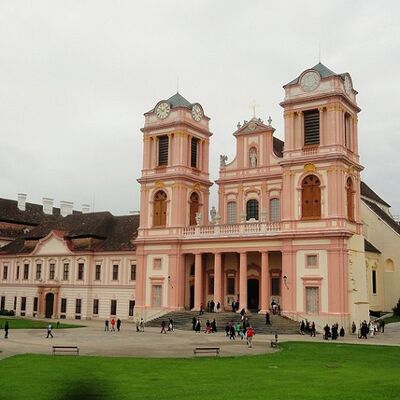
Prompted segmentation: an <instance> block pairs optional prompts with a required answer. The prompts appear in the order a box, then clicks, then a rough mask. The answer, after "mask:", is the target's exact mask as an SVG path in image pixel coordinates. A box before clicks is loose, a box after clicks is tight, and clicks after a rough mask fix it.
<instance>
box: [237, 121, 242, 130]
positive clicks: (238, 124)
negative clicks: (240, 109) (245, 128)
mask: <svg viewBox="0 0 400 400" xmlns="http://www.w3.org/2000/svg"><path fill="white" fill-rule="evenodd" d="M236 127H237V128H238V129H240V128H241V127H242V125H241V124H240V121H239V122H238V123H237V125H236Z"/></svg>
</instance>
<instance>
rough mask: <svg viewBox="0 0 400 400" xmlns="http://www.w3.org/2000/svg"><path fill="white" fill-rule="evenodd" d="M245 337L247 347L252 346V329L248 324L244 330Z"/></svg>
mask: <svg viewBox="0 0 400 400" xmlns="http://www.w3.org/2000/svg"><path fill="white" fill-rule="evenodd" d="M246 337H247V345H248V346H249V349H251V348H252V347H253V337H254V329H253V327H252V326H251V325H250V326H249V327H248V329H247V331H246Z"/></svg>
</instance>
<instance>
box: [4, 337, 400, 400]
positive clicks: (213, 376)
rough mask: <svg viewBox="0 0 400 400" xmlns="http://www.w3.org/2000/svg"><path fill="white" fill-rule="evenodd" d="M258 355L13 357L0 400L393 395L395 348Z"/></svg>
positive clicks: (300, 348) (288, 347)
mask: <svg viewBox="0 0 400 400" xmlns="http://www.w3.org/2000/svg"><path fill="white" fill-rule="evenodd" d="M281 349H282V351H280V352H277V353H274V354H270V355H263V356H253V357H251V356H250V357H249V356H245V357H232V358H216V357H213V358H211V357H210V358H209V357H207V358H196V359H139V358H106V357H82V356H41V355H24V356H14V357H11V358H7V359H4V360H2V361H1V362H0V379H1V390H0V399H7V400H14V399H30V400H36V399H46V400H47V399H57V400H58V399H65V400H75V399H76V400H77V399H97V400H102V399H108V400H110V399H118V400H123V399H141V400H142V399H212V400H214V399H216V400H218V399H224V400H225V399H235V400H237V399H267V400H274V399H279V400H286V399H296V400H298V399H307V400H310V399H318V400H327V399H328V400H330V399H332V400H338V399H343V400H344V399H362V400H367V399H377V398H378V399H380V400H382V399H398V398H399V397H400V391H399V383H398V382H399V381H398V377H399V373H400V366H399V365H400V363H399V360H400V348H399V347H387V346H370V345H345V344H334V343H284V344H282V345H281Z"/></svg>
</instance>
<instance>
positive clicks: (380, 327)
mask: <svg viewBox="0 0 400 400" xmlns="http://www.w3.org/2000/svg"><path fill="white" fill-rule="evenodd" d="M356 330H357V327H356V324H355V323H354V321H353V323H352V325H351V332H352V334H353V335H355V334H356ZM379 332H382V333H384V332H385V321H384V320H383V319H380V320H377V321H370V322H369V323H367V321H365V320H364V321H362V322H361V323H360V326H359V328H358V337H359V339H367V338H368V336H369V337H374V336H375V335H376V334H377V333H379Z"/></svg>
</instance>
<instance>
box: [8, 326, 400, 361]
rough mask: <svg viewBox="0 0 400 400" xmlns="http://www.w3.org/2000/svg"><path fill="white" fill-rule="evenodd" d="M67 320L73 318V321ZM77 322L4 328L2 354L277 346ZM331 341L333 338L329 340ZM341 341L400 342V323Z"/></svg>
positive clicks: (262, 338) (261, 350) (241, 350)
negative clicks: (65, 348) (49, 328)
mask: <svg viewBox="0 0 400 400" xmlns="http://www.w3.org/2000/svg"><path fill="white" fill-rule="evenodd" d="M67 322H68V323H73V321H67ZM77 323H79V324H84V325H87V326H86V327H84V328H74V329H53V335H54V338H53V339H51V338H49V339H46V335H47V332H46V330H42V329H15V330H13V329H10V330H9V338H8V339H4V338H3V332H0V334H1V338H0V351H1V353H0V359H2V358H6V357H10V356H12V355H16V354H25V353H31V354H32V353H34V354H52V346H53V345H76V346H78V347H79V349H80V354H81V355H90V356H109V357H111V356H126V357H193V349H194V348H195V347H220V348H221V354H220V355H221V356H240V355H252V354H253V355H254V354H265V353H270V352H272V351H276V350H275V349H271V346H270V342H271V340H272V339H273V335H261V334H259V335H255V337H254V340H253V347H252V348H251V349H249V348H248V347H247V345H246V341H245V340H243V341H241V340H240V339H236V340H229V339H228V338H227V337H226V336H225V332H217V333H214V334H205V333H203V332H201V333H197V334H196V333H194V332H192V331H178V330H176V331H175V332H167V334H160V329H158V328H145V332H143V333H138V332H136V328H135V326H134V324H133V323H132V322H123V323H122V327H121V331H120V332H105V331H104V323H103V322H102V321H78V322H77ZM11 326H12V325H11ZM53 326H55V324H54V325H53ZM278 340H279V342H286V341H306V342H324V340H323V339H322V335H317V337H315V338H311V337H309V336H301V335H279V339H278ZM329 343H332V342H331V341H329ZM335 343H358V344H371V345H372V344H374V345H390V346H400V323H394V324H389V325H387V326H386V327H385V333H380V334H378V335H376V336H374V337H373V338H368V339H367V340H365V339H363V340H361V339H358V338H357V337H356V336H352V335H347V336H345V337H344V338H339V339H338V340H337V341H336V342H335ZM61 354H67V353H61Z"/></svg>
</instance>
